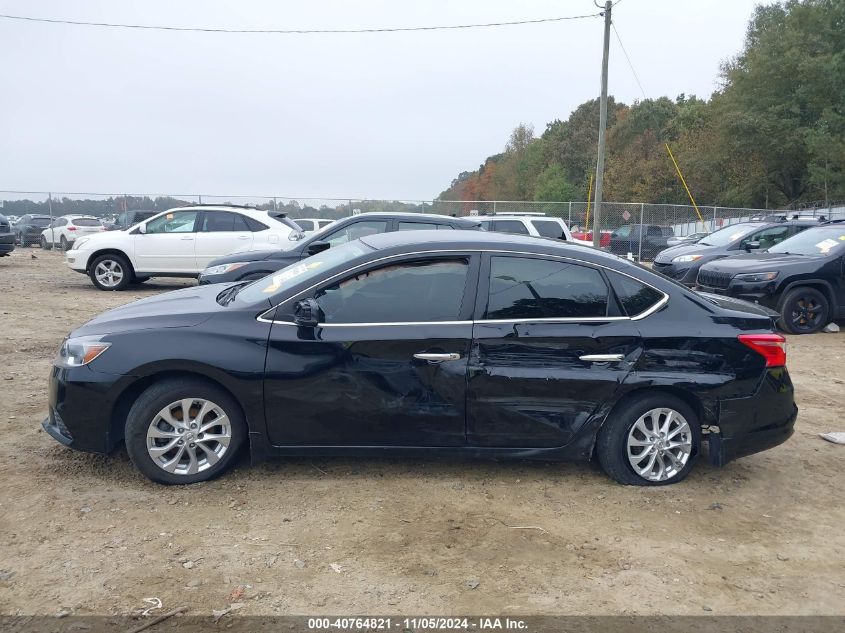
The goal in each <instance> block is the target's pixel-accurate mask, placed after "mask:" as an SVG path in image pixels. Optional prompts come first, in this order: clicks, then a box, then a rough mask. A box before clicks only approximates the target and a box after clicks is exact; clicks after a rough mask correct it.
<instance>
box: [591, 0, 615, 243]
mask: <svg viewBox="0 0 845 633" xmlns="http://www.w3.org/2000/svg"><path fill="white" fill-rule="evenodd" d="M593 1H595V0H593ZM612 7H613V3H612V2H611V1H610V0H607V1H606V2H605V3H604V53H603V55H602V59H601V102H600V103H599V155H598V159H597V160H596V204H595V211H594V212H593V246H594V247H595V248H598V247H599V245H600V244H601V194H602V184H603V181H604V135H605V131H606V130H607V58H608V56H609V54H610V10H611V8H612Z"/></svg>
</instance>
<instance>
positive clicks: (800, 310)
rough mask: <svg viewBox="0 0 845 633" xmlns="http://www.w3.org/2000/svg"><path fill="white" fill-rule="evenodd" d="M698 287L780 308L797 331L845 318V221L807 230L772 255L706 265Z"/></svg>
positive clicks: (786, 325) (806, 331) (783, 321)
mask: <svg viewBox="0 0 845 633" xmlns="http://www.w3.org/2000/svg"><path fill="white" fill-rule="evenodd" d="M698 285H699V286H701V287H702V288H704V289H705V290H707V291H708V292H714V293H718V294H722V295H728V296H732V297H738V298H741V299H746V300H749V301H754V302H756V303H759V304H761V305H764V306H767V307H769V308H773V309H775V310H777V311H778V312H780V326H781V327H782V328H783V329H784V330H785V331H786V332H789V333H791V334H811V333H813V332H817V331H819V330H820V329H822V328H823V327H824V326H825V325H827V324H828V323H829V322H830V321H831V320H833V319H845V221H835V222H830V223H827V224H824V225H822V226H817V227H816V228H812V229H809V230H807V231H804V232H803V233H800V234H799V235H795V236H794V237H791V238H790V239H788V240H785V241H783V242H781V243H780V244H778V245H777V246H773V247H772V248H770V249H769V250H768V252H766V253H756V254H754V255H741V256H739V257H731V258H729V259H721V260H719V261H716V262H711V263H710V264H706V265H704V266H702V267H701V270H700V271H699V272H698Z"/></svg>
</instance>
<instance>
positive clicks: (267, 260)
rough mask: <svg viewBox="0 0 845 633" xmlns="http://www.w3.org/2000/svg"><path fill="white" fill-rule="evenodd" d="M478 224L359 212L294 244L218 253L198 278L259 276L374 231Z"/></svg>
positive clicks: (208, 280)
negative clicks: (283, 246) (219, 254)
mask: <svg viewBox="0 0 845 633" xmlns="http://www.w3.org/2000/svg"><path fill="white" fill-rule="evenodd" d="M478 228H479V223H478V220H477V219H476V218H474V217H473V218H453V217H451V216H448V215H435V214H428V213H361V214H359V215H353V216H350V217H348V218H343V219H342V220H338V221H337V222H334V223H332V224H331V225H330V226H329V227H327V228H325V229H323V230H321V231H319V232H318V233H315V234H313V235H311V236H310V237H307V238H306V239H305V240H303V241H301V242H299V243H298V244H297V245H296V246H294V247H293V248H288V249H286V250H281V249H273V250H264V251H252V252H249V253H234V254H232V255H227V256H225V257H219V258H217V259H215V260H214V261H212V262H210V263H209V264H208V268H206V269H205V270H204V271H202V273H200V276H199V282H200V284H219V283H226V282H232V281H244V280H254V279H258V278H260V277H264V276H265V275H269V274H270V273H273V272H276V271H277V270H281V269H282V268H284V267H285V266H289V265H290V264H293V263H295V262H298V261H300V260H302V259H305V258H306V257H310V256H312V255H315V254H316V253H320V252H322V251H324V250H326V249H327V248H335V247H337V246H339V245H340V244H345V243H346V242H351V241H352V240H356V239H358V238H359V237H364V236H367V235H374V234H375V233H390V232H392V231H409V230H415V231H425V230H438V229H445V230H449V229H464V230H474V229H478Z"/></svg>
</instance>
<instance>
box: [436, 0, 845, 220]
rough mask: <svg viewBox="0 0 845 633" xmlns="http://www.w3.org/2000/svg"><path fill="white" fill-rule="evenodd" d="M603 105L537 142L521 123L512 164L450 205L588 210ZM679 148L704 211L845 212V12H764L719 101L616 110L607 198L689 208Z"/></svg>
mask: <svg viewBox="0 0 845 633" xmlns="http://www.w3.org/2000/svg"><path fill="white" fill-rule="evenodd" d="M598 119H599V104H598V100H597V99H596V100H592V101H588V102H586V103H583V104H581V105H580V106H578V107H577V108H576V109H575V110H574V111H573V112H572V113H571V114H570V116H569V118H567V119H566V120H565V121H563V120H556V121H553V122H551V123H549V124H547V125H546V129H545V130H544V131H543V133H542V134H541V135H540V136H539V137H537V136H535V134H534V129H533V127H532V126H531V125H525V124H520V125H518V126H517V127H516V128H515V129H514V130H513V132H512V133H511V136H510V138H509V140H508V142H507V144H506V146H505V149H504V151H503V152H502V153H500V154H496V155H495V156H490V157H488V158H487V159H486V160H485V161H484V163H483V164H482V165H481V166H480V167H479V168H478V169H477V170H475V171H470V172H463V173H461V174H459V175H458V177H457V178H456V179H454V180H453V181H452V184H451V186H450V187H449V188H448V189H446V190H445V191H443V192H442V193H441V194H440V196H439V197H440V199H443V200H536V201H569V200H581V201H584V200H587V196H588V191H589V189H590V176H591V174H594V173H595V154H596V145H597V142H598ZM666 144H668V145H669V146H670V147H671V149H672V152H673V153H674V155H675V157H676V159H677V160H678V163H679V164H680V167H681V169H682V171H683V173H684V176H685V178H686V180H687V184H688V185H689V187H690V189H691V191H692V193H693V195H694V197H695V198H696V201H697V202H698V203H699V204H706V205H717V206H727V207H755V208H782V207H786V206H790V205H792V206H800V205H819V206H821V205H825V206H826V205H827V204H828V203H829V202H830V201H845V1H843V0H803V1H799V0H788V1H786V2H778V3H774V4H769V5H758V6H757V7H756V8H755V10H754V13H753V15H752V17H751V19H750V21H749V24H748V29H747V33H746V37H745V42H744V46H743V48H742V50H741V51H740V52H739V54H737V55H736V56H735V57H734V58H732V59H730V60H728V61H726V62H724V63H723V64H722V68H721V87H720V89H719V90H717V91H716V92H714V93H713V94H712V95H711V97H710V98H709V99H701V98H698V97H695V96H689V97H688V96H686V95H683V94H682V95H680V96H678V97H677V98H675V99H670V98H668V97H660V98H656V99H644V100H642V101H635V102H634V103H633V104H631V105H626V104H624V103H620V102H618V101H616V100H615V99H613V98H612V97H610V98H609V100H608V132H607V158H606V171H605V177H604V196H603V197H604V199H605V200H615V201H634V202H647V203H686V202H687V201H688V199H687V195H686V192H685V191H684V189H683V186H682V185H681V183H680V180H679V178H678V176H677V173H676V171H675V168H674V166H673V164H672V161H671V159H670V157H669V155H668V153H667V151H666V147H665V145H666Z"/></svg>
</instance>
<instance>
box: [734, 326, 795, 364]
mask: <svg viewBox="0 0 845 633" xmlns="http://www.w3.org/2000/svg"><path fill="white" fill-rule="evenodd" d="M737 338H738V339H739V342H740V343H742V344H743V345H745V346H746V347H750V348H751V349H753V350H754V351H755V352H757V353H758V354H760V356H762V357H763V358H765V359H766V367H783V366H784V365H786V338H784V337H783V336H781V335H780V334H740V335H739V336H738V337H737Z"/></svg>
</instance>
